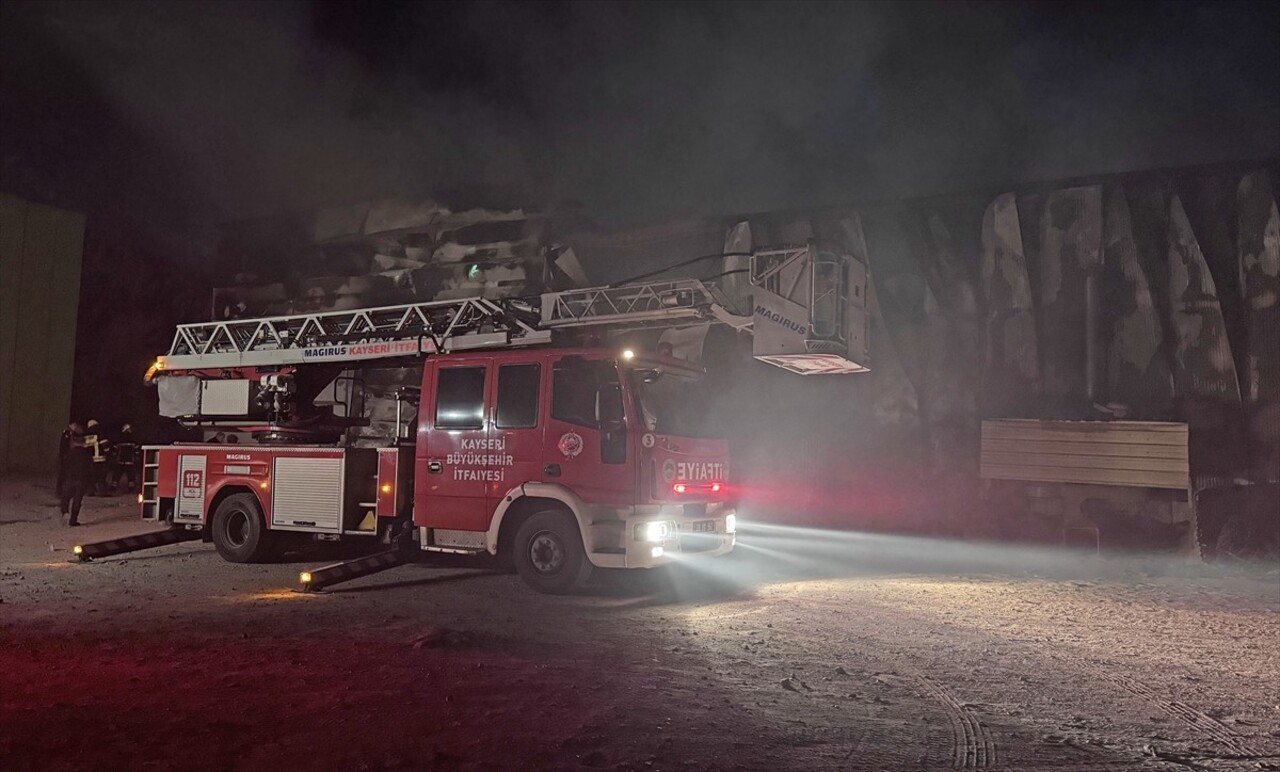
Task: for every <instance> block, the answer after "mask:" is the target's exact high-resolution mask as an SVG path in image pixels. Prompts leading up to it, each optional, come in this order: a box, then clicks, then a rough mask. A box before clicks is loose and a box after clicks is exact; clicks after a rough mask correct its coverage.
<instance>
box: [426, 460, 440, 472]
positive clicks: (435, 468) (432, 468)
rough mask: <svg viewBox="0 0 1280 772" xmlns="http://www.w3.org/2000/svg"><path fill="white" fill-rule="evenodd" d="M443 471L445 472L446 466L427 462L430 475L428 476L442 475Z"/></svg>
mask: <svg viewBox="0 0 1280 772" xmlns="http://www.w3.org/2000/svg"><path fill="white" fill-rule="evenodd" d="M443 471H444V464H442V463H440V462H439V461H428V462H427V473H428V474H440V473H441V472H443Z"/></svg>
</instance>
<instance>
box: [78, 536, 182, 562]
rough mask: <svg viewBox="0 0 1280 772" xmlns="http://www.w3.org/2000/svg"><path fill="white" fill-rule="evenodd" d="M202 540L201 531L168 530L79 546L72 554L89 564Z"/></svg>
mask: <svg viewBox="0 0 1280 772" xmlns="http://www.w3.org/2000/svg"><path fill="white" fill-rule="evenodd" d="M199 538H200V532H199V531H188V530H187V529H185V528H166V529H164V530H163V531H152V532H150V533H140V534H138V535H137V536H126V537H124V538H123V539H108V540H107V541H96V542H93V543H91V544H77V545H76V546H74V547H72V548H71V553H72V554H73V555H75V557H76V559H77V560H79V561H80V562H81V563H88V562H89V561H91V560H93V559H94V558H105V557H110V556H111V555H123V554H124V553H126V552H137V551H138V550H147V549H151V548H153V547H163V546H165V545H166V544H178V543H180V542H184V541H195V540H196V539H199Z"/></svg>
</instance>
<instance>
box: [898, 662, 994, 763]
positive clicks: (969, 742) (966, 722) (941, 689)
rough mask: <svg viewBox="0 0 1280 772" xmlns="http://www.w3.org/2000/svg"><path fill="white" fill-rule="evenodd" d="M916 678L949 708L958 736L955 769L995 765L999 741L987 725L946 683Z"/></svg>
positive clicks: (952, 724) (956, 736)
mask: <svg viewBox="0 0 1280 772" xmlns="http://www.w3.org/2000/svg"><path fill="white" fill-rule="evenodd" d="M914 680H915V681H916V682H917V683H919V684H920V686H922V687H923V688H924V690H925V691H927V692H929V693H930V694H932V695H933V696H934V697H936V698H937V699H938V701H939V702H941V703H942V705H943V707H945V708H946V711H947V718H948V719H949V720H950V721H951V726H952V729H953V731H955V730H956V729H958V730H959V731H958V732H957V734H956V735H955V754H956V769H981V768H984V767H990V766H994V765H995V764H996V741H995V739H994V738H993V737H992V736H991V732H990V730H989V729H987V726H986V725H985V724H983V723H982V721H981V720H979V719H978V716H977V714H975V713H974V712H973V711H972V710H970V709H969V708H966V707H965V706H964V705H962V704H961V703H960V701H959V700H957V699H956V698H955V695H953V694H952V693H951V692H949V691H948V690H947V688H946V687H945V686H943V685H942V684H940V683H937V682H936V681H931V680H930V679H928V678H926V677H924V676H922V675H917V676H915V678H914Z"/></svg>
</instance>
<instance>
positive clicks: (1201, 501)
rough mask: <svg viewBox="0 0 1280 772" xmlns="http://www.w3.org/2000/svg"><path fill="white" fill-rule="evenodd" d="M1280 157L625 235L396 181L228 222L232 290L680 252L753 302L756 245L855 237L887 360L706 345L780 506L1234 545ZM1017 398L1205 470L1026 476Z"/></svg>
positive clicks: (371, 417) (391, 422) (522, 270)
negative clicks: (748, 273)
mask: <svg viewBox="0 0 1280 772" xmlns="http://www.w3.org/2000/svg"><path fill="white" fill-rule="evenodd" d="M1276 180H1277V167H1276V166H1275V165H1274V164H1263V165H1259V166H1255V167H1245V168H1221V167H1219V168H1208V169H1205V168H1196V169H1183V170H1172V171H1162V172H1148V173H1135V174H1127V175H1112V176H1106V177H1099V178H1095V179H1088V180H1075V181H1070V182H1065V183H1061V184H1050V185H1040V186H1027V187H1025V188H1019V189H1015V190H1011V191H1002V192H1001V191H997V192H988V193H984V194H977V195H963V196H946V197H938V198H933V199H927V200H915V201H905V202H897V203H891V204H879V205H865V206H858V207H849V208H839V209H829V210H822V211H813V212H784V213H766V214H758V215H749V216H732V217H712V218H703V219H696V220H685V221H680V222H673V223H662V224H655V225H650V226H647V227H645V228H637V229H631V230H627V231H612V232H604V231H600V230H597V229H592V228H589V227H585V226H584V225H583V224H582V223H581V222H576V221H573V220H572V219H571V218H568V217H564V216H557V215H555V214H546V213H539V212H532V211H528V210H525V209H515V208H510V209H496V208H493V209H491V208H450V207H448V206H446V205H444V204H441V203H437V202H431V201H426V202H405V201H383V202H373V203H365V204H359V205H354V206H349V207H341V208H334V209H328V210H323V211H320V212H314V213H308V214H306V215H300V216H296V217H290V218H276V219H273V220H262V221H253V222H248V223H237V224H234V225H230V226H228V227H227V228H226V229H225V231H224V239H223V244H222V247H221V251H220V272H221V274H222V276H223V277H224V286H222V287H221V288H219V289H217V290H215V292H214V296H213V308H212V309H211V311H212V316H213V318H215V319H228V318H235V317H246V316H258V315H271V314H284V313H298V312H308V311H321V310H341V309H350V308H358V307H367V306H378V305H391V304H397V303H407V302H414V301H424V300H444V299H451V298H459V297H466V296H473V295H479V296H483V297H485V298H490V299H503V298H511V297H519V296H529V295H534V294H537V293H540V292H542V291H544V290H555V289H566V288H571V287H580V286H587V285H590V284H592V283H596V284H600V283H610V282H618V281H625V280H627V279H630V278H635V277H639V276H646V275H648V274H650V273H652V272H654V271H660V270H661V269H663V268H664V267H668V266H673V265H676V264H682V265H681V267H680V268H679V269H676V270H675V271H673V272H672V274H671V275H680V276H689V277H697V278H703V279H706V280H709V281H714V282H716V283H717V284H718V285H719V286H720V289H721V290H722V291H723V292H724V293H725V295H726V296H728V297H730V298H737V300H738V302H739V303H740V304H741V305H743V306H745V304H746V303H748V302H749V295H750V287H749V286H744V281H745V280H744V278H743V273H742V268H743V266H744V265H745V260H747V258H745V257H743V256H742V255H745V254H747V253H750V252H751V251H752V250H754V249H759V248H762V247H766V246H776V245H781V244H797V243H804V242H807V241H810V240H816V241H818V242H824V243H832V244H837V245H839V247H840V248H841V249H843V250H844V251H846V252H848V253H850V254H852V255H854V256H855V257H857V258H859V259H860V260H861V261H862V262H863V263H864V264H866V265H867V266H869V269H870V282H869V286H868V298H867V311H868V326H869V333H868V334H869V338H870V351H871V372H869V373H866V374H861V375H853V376H840V377H834V378H826V379H800V381H799V382H797V381H796V380H790V379H789V378H790V376H788V375H787V374H785V373H782V374H779V373H777V372H771V369H772V368H769V367H767V366H763V365H759V364H758V363H755V362H753V361H752V360H751V358H750V356H749V344H745V345H746V349H745V350H744V343H743V341H742V340H741V339H740V338H739V337H738V336H736V335H734V334H733V333H732V332H728V333H721V332H718V333H716V334H715V335H714V336H712V337H708V338H706V339H705V345H704V341H703V340H702V339H701V338H699V340H698V342H697V344H696V346H694V347H693V349H692V350H696V351H698V352H700V353H705V356H704V360H705V362H706V363H707V364H708V369H709V371H710V374H709V377H710V378H712V379H714V381H715V384H716V390H717V391H718V392H719V393H720V395H721V399H719V400H718V402H717V404H716V405H714V406H713V407H712V408H711V410H710V412H711V413H712V414H713V415H711V416H710V417H711V419H713V420H714V421H716V422H717V423H718V428H719V430H720V432H721V433H722V434H724V435H726V436H728V437H729V438H730V439H731V440H732V441H733V446H734V448H735V458H734V464H735V477H738V478H740V479H742V480H745V481H749V482H748V483H747V485H746V487H745V488H744V496H746V497H748V498H752V499H753V500H754V502H755V505H756V506H755V508H756V511H757V512H759V513H760V514H761V516H777V517H786V518H788V519H789V520H791V521H793V522H804V523H807V524H812V525H823V526H840V527H861V528H870V529H891V530H910V531H920V532H931V533H939V532H943V533H965V534H970V535H974V534H976V535H989V536H992V537H997V538H1027V539H1034V540H1037V541H1042V540H1049V541H1054V540H1059V539H1061V538H1064V534H1065V533H1066V532H1067V531H1068V530H1070V529H1077V530H1078V529H1084V530H1092V531H1093V534H1094V538H1095V540H1096V541H1097V543H1099V544H1120V543H1124V544H1128V545H1132V546H1171V547H1172V546H1179V545H1180V546H1184V547H1185V546H1186V544H1187V543H1188V542H1194V543H1195V545H1196V546H1206V545H1207V548H1208V549H1209V550H1210V551H1212V550H1213V549H1214V546H1215V545H1216V543H1217V542H1218V541H1219V539H1220V536H1221V533H1222V531H1223V529H1224V527H1225V526H1226V524H1227V522H1228V520H1230V519H1231V518H1233V517H1236V516H1237V515H1240V516H1241V517H1245V518H1246V519H1249V522H1250V523H1252V525H1248V527H1247V528H1246V529H1245V531H1246V537H1247V538H1245V541H1251V542H1253V543H1257V542H1259V540H1261V541H1264V542H1265V541H1266V540H1267V539H1272V538H1274V534H1273V533H1271V532H1272V531H1274V529H1275V527H1276V526H1275V523H1274V522H1272V521H1273V520H1274V519H1275V518H1276V513H1275V512H1274V511H1273V510H1274V509H1275V507H1274V502H1275V501H1276V498H1275V490H1276V488H1275V486H1276V485H1277V483H1278V482H1280V315H1278V314H1280V311H1278V310H1277V295H1278V293H1280V215H1278V214H1277V205H1276ZM724 255H727V256H724ZM698 258H703V259H698ZM740 310H741V309H740ZM376 378H377V379H378V380H376V382H366V383H364V384H363V387H364V388H363V389H362V393H363V394H364V395H365V400H366V403H365V404H352V402H351V400H352V396H351V392H350V391H349V390H344V387H343V386H342V384H341V379H339V381H338V382H335V385H334V387H333V389H332V390H331V392H330V393H329V394H328V395H327V396H326V399H328V400H330V401H331V402H332V404H333V405H334V407H335V411H337V412H341V411H344V410H345V411H353V413H354V414H358V415H360V416H363V417H364V418H366V419H368V421H369V426H368V427H367V429H366V430H365V431H367V432H369V434H370V436H379V437H385V436H389V433H391V432H394V431H396V428H395V427H397V426H398V425H399V424H398V423H397V420H396V415H397V411H398V410H402V409H403V404H402V403H401V402H400V398H399V397H398V396H397V394H401V395H402V392H403V390H404V389H405V388H408V387H411V386H412V385H413V378H412V377H410V375H409V374H408V373H405V372H389V371H383V372H382V373H380V374H379V375H378V376H376ZM1013 419H1026V420H1032V421H1036V422H1042V423H1039V424H1037V426H1043V427H1048V430H1051V431H1059V432H1065V433H1066V434H1063V435H1062V436H1061V437H1060V439H1061V440H1062V441H1063V442H1065V443H1067V444H1068V446H1073V444H1074V445H1079V444H1080V443H1081V442H1085V441H1086V440H1082V439H1080V438H1079V437H1071V436H1068V435H1069V434H1070V433H1071V432H1079V431H1083V430H1085V429H1089V430H1096V429H1097V428H1098V427H1099V426H1101V425H1104V424H1105V425H1106V426H1107V427H1108V428H1110V429H1113V430H1116V431H1120V430H1121V429H1123V430H1124V431H1130V430H1131V429H1132V431H1135V432H1139V433H1141V432H1143V431H1147V430H1148V429H1150V430H1151V431H1155V429H1154V428H1152V427H1157V426H1168V427H1173V428H1172V429H1170V430H1169V431H1173V432H1174V434H1173V435H1166V434H1161V435H1159V436H1158V437H1157V436H1156V435H1154V434H1153V435H1151V438H1148V437H1147V435H1142V436H1141V437H1139V436H1138V435H1137V434H1135V435H1133V438H1136V439H1134V441H1132V442H1124V443H1120V444H1121V445H1124V446H1126V447H1127V448H1128V450H1126V451H1125V452H1130V451H1131V452H1132V454H1133V455H1134V457H1136V458H1143V457H1147V456H1150V457H1153V458H1156V459H1160V460H1161V461H1160V462H1151V463H1150V464H1148V463H1147V462H1146V461H1140V462H1138V463H1137V468H1138V469H1139V470H1147V471H1151V472H1152V473H1153V474H1154V473H1156V472H1157V471H1159V472H1160V474H1166V473H1168V474H1171V475H1172V476H1167V475H1166V477H1163V478H1160V479H1162V480H1164V479H1167V480H1182V481H1184V482H1168V483H1164V482H1162V483H1159V484H1160V485H1163V486H1164V488H1163V489H1162V490H1159V491H1152V490H1150V489H1145V488H1144V486H1143V485H1136V486H1130V487H1133V488H1134V490H1133V491H1132V492H1130V493H1129V494H1125V495H1117V490H1118V489H1119V488H1121V487H1124V486H1122V485H1119V484H1118V483H1116V482H1115V481H1112V482H1110V483H1108V484H1099V483H1098V481H1097V480H1096V479H1095V477H1096V475H1094V474H1089V475H1083V476H1081V477H1080V480H1081V482H1079V483H1078V484H1075V485H1072V484H1066V483H1060V482H1053V481H1052V479H1055V478H1050V477H1045V478H1041V479H1037V478H1036V477H1035V475H1034V474H1031V476H1030V478H1029V479H1023V478H1018V477H1017V475H1013V476H1012V477H1011V476H1010V475H1009V474H1004V475H1003V476H1002V475H1001V474H999V473H997V472H994V471H993V470H994V469H995V467H996V466H998V464H996V463H995V461H992V459H996V457H995V456H992V457H991V459H988V458H986V455H985V454H984V447H987V446H988V445H990V447H991V448H997V447H999V446H1001V445H1000V444H1001V443H1002V442H1003V443H1006V444H1007V442H1008V440H1007V438H1006V439H1003V440H1002V439H998V438H996V436H995V435H996V434H998V433H999V432H1000V431H1011V430H1014V429H1016V426H1015V425H1010V426H1014V429H1010V428H1009V426H1001V425H998V424H996V423H992V422H999V421H1006V420H1013ZM984 422H987V428H986V429H984ZM1043 422H1051V423H1043ZM1125 422H1127V423H1125ZM1130 425H1131V426H1130ZM1134 427H1136V428H1134ZM1178 427H1181V428H1178ZM1161 431H1163V430H1161ZM1179 431H1180V432H1182V434H1180V435H1179V434H1177V432H1179ZM987 435H991V442H990V443H988V442H987V439H988V438H987ZM1095 435H1096V431H1095ZM1117 436H1118V435H1117ZM1164 437H1173V439H1167V440H1166V439H1161V438H1164ZM1094 438H1095V439H1097V437H1096V436H1095V437H1094ZM1179 438H1181V439H1179ZM1131 439H1132V438H1131ZM1148 439H1150V441H1151V442H1153V443H1156V444H1160V443H1166V442H1168V443H1172V444H1171V445H1170V448H1172V449H1169V448H1165V449H1159V448H1157V449H1155V450H1152V449H1151V448H1148V447H1145V446H1144V443H1146V442H1147V441H1148ZM1179 443H1181V449H1179V448H1178V445H1179ZM1008 447H1016V445H1015V446H1008ZM993 452H994V451H993ZM996 460H997V461H998V459H996ZM1165 461H1167V462H1168V463H1167V464H1166V463H1164V462H1165ZM1046 463H1049V462H1046ZM1054 463H1057V462H1054ZM1063 463H1068V464H1070V463H1075V462H1073V461H1071V460H1070V459H1068V460H1067V461H1065V462H1063ZM1116 463H1117V465H1118V467H1123V466H1124V463H1126V462H1121V461H1117V462H1116ZM1148 467H1150V469H1149V470H1148ZM1166 467H1169V469H1173V470H1174V471H1172V472H1169V469H1166ZM1024 477H1026V475H1025V474H1024ZM1116 479H1120V478H1116ZM1125 479H1129V478H1125ZM1134 479H1135V480H1137V479H1138V478H1134ZM1130 481H1131V482H1132V481H1133V480H1130ZM1138 481H1139V482H1141V480H1138ZM1179 486H1181V487H1180V488H1179ZM784 509H785V514H784V513H783V510H784ZM1241 513H1244V515H1241ZM1268 518H1270V519H1268ZM1250 528H1252V529H1254V530H1249V529H1250ZM1258 528H1261V531H1258V530H1257V529H1258ZM1268 529H1270V530H1268Z"/></svg>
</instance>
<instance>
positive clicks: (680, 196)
mask: <svg viewBox="0 0 1280 772" xmlns="http://www.w3.org/2000/svg"><path fill="white" fill-rule="evenodd" d="M1277 6H1280V4H1265V3H1259V4H1245V3H1221V2H1209V3H1176V4H1168V5H1147V4H1134V3H1125V4H1098V5H1092V4H1054V3H1035V4H1008V3H997V4H987V3H959V2H956V3H941V4H934V3H923V2H920V3H904V4H840V5H835V4H803V3H786V4H778V5H772V4H767V3H754V2H753V3H738V4H713V3H690V4H659V3H652V4H624V3H544V4H538V3H502V2H489V3H474V4H458V5H441V4H419V3H383V4H372V3H327V2H321V3H307V2H301V3H288V2H266V3H235V2H230V3H229V2H218V3H205V2H183V3H168V2H156V3H105V2H104V3H88V2H74V3H48V4H33V3H27V2H13V0H8V1H7V2H5V3H3V4H0V115H3V120H0V189H5V190H8V191H10V192H15V193H19V194H21V195H26V196H28V197H30V198H34V199H37V200H42V201H48V202H50V203H55V204H58V205H62V206H66V207H70V208H75V209H80V210H82V211H87V212H89V213H90V214H91V216H92V215H100V216H104V217H112V218H120V219H124V220H127V221H129V222H133V223H137V224H140V225H141V226H142V227H144V228H145V229H148V230H150V231H152V232H155V233H160V234H164V235H167V236H173V237H178V238H184V239H185V238H195V239H197V240H199V239H205V238H208V237H210V235H211V233H212V226H213V224H215V223H217V222H223V221H227V220H235V219H241V218H247V217H254V216H259V215H266V214H273V213H279V212H282V211H289V210H298V209H306V208H311V207H315V206H320V205H325V204H333V203H342V202H350V201H354V200H361V199H366V198H370V197H377V196H390V195H432V194H450V195H454V196H458V197H462V198H466V197H467V196H471V197H472V198H473V199H474V200H483V201H491V202H500V203H531V204H541V205H545V204H555V205H562V206H563V205H576V206H580V207H581V208H582V211H583V212H584V213H585V214H587V215H588V216H589V217H591V218H592V219H594V220H595V221H597V222H599V223H602V224H605V225H610V224H628V223H637V222H644V221H653V220H657V219H663V218H669V217H683V216H688V215H694V214H723V213H732V212H747V211H762V210H770V209H778V208H797V207H813V206H821V205H826V204H833V203H848V202H857V201H869V200H885V199H891V198H897V197H903V196H919V195H929V194H935V193H947V192H961V191H971V190H975V189H981V188H987V187H998V186H1003V185H1010V184H1014V183H1017V182H1027V181H1038V180H1049V179H1056V178H1062V177H1070V176H1080V175H1090V174H1099V173H1110V172H1122V171H1130V170H1138V169H1148V168H1153V167H1163V166H1182V165H1190V164H1200V163H1212V162H1219V161H1234V160H1251V159H1261V158H1269V157H1275V156H1276V155H1280V87H1277V84H1278V83H1280V23H1278V22H1280V12H1278V11H1277Z"/></svg>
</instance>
